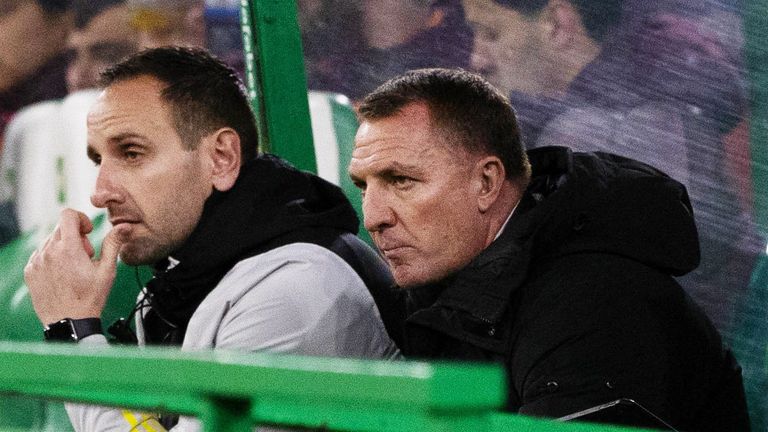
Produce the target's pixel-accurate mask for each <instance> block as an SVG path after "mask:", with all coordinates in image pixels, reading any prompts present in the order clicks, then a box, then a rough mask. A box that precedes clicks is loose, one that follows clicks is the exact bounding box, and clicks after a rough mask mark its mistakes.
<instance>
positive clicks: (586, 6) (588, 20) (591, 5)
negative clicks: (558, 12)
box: [493, 0, 623, 41]
mask: <svg viewBox="0 0 768 432" xmlns="http://www.w3.org/2000/svg"><path fill="white" fill-rule="evenodd" d="M493 1H494V2H496V4H499V5H501V6H505V7H508V8H510V9H514V10H515V11H517V12H520V13H521V14H523V15H526V16H531V15H534V14H537V13H538V12H539V11H541V10H542V9H543V8H544V6H546V5H547V3H549V1H550V0H493ZM569 1H570V2H571V4H573V6H574V7H575V8H576V10H577V11H578V12H579V15H580V16H581V21H582V24H584V28H585V29H586V30H587V34H588V35H589V37H591V38H592V39H594V40H596V41H602V40H603V38H604V37H605V35H606V33H608V30H610V29H611V28H612V27H614V26H615V25H616V24H618V23H619V21H620V19H621V12H622V7H623V4H622V3H623V0H569Z"/></svg>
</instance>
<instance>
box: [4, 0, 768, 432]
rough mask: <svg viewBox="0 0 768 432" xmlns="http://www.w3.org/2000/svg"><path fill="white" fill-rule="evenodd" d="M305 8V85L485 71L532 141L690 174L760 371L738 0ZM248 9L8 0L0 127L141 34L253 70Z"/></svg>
mask: <svg viewBox="0 0 768 432" xmlns="http://www.w3.org/2000/svg"><path fill="white" fill-rule="evenodd" d="M297 6H298V10H299V24H300V28H301V34H302V40H303V49H304V57H305V67H306V77H307V84H308V88H309V89H310V90H318V91H327V92H334V93H339V94H343V95H345V96H347V97H349V98H350V99H351V100H352V101H356V100H359V99H360V98H361V97H363V96H364V95H365V94H366V93H368V92H369V91H371V90H373V89H374V88H375V87H376V86H378V85H379V84H381V83H382V82H384V81H385V80H386V79H388V78H391V77H393V76H395V75H398V74H400V73H402V72H404V71H406V70H409V69H415V68H426V67H459V68H464V69H469V70H474V71H476V72H478V73H480V74H482V75H483V76H485V77H486V78H487V79H488V80H490V81H491V83H492V84H494V85H496V86H497V87H499V88H500V89H502V90H503V91H504V92H505V93H507V94H508V95H509V97H510V99H511V101H512V102H513V105H514V106H515V108H516V110H517V112H518V115H519V119H520V122H521V127H522V130H523V132H524V135H525V142H526V145H527V146H528V147H530V148H533V147H538V146H544V145H565V146H570V147H572V148H574V149H575V150H581V151H607V152H613V153H618V154H621V155H624V156H628V157H632V158H635V159H639V160H642V161H645V162H648V163H651V164H652V165H655V166H656V167H658V168H660V169H662V170H663V171H665V172H666V173H667V174H669V175H670V176H672V177H674V178H676V179H677V180H680V181H682V182H683V183H684V184H686V186H687V187H688V191H689V195H690V198H691V201H692V203H693V207H694V211H695V216H696V219H697V223H698V227H699V234H700V238H701V246H702V256H701V262H702V264H701V266H700V267H699V269H698V270H696V271H694V272H693V273H691V274H689V275H686V276H684V277H683V278H681V283H682V284H683V286H684V287H685V288H686V290H687V291H688V292H689V293H690V294H691V296H692V297H693V298H694V299H695V300H696V301H697V302H698V303H699V304H701V305H702V307H703V308H704V309H705V311H707V313H708V314H709V315H710V316H711V318H712V320H713V322H714V323H715V325H716V326H717V327H718V328H719V330H720V331H721V332H722V333H723V335H724V336H725V337H726V339H727V340H728V341H730V342H731V343H732V344H733V345H734V346H735V348H737V353H739V354H740V361H741V363H742V364H743V365H744V367H745V376H746V375H748V373H749V370H752V369H749V368H757V369H758V370H762V368H764V359H765V346H766V340H765V339H764V338H765V335H766V333H761V334H757V335H755V334H754V333H753V332H752V330H750V334H746V333H745V332H746V330H745V329H746V328H751V329H753V328H754V327H750V326H751V325H752V324H750V323H754V322H761V321H762V322H765V320H767V319H768V314H767V313H766V309H767V308H768V305H766V304H759V305H756V304H755V301H756V300H755V299H756V298H760V297H759V296H757V294H755V293H754V292H752V291H751V290H755V287H754V284H753V285H750V278H751V277H754V268H755V263H756V260H757V259H758V257H759V256H760V254H761V253H762V254H764V253H765V239H764V238H762V237H761V236H760V235H759V233H758V229H757V227H756V224H755V221H754V220H753V219H754V216H753V214H754V213H753V209H752V206H753V199H754V197H753V187H752V176H751V172H750V153H749V151H750V150H749V132H748V131H749V123H750V103H749V102H750V97H749V94H750V93H749V89H750V81H749V79H748V77H747V73H746V70H745V69H746V68H745V58H744V47H745V42H744V41H745V38H744V34H745V33H744V29H743V12H744V11H743V7H744V5H743V4H742V3H741V2H740V1H739V0H697V1H685V0H624V1H623V2H621V1H617V0H360V1H348V0H297ZM239 8H240V1H239V0H238V1H231V0H230V1H227V0H219V1H212V0H207V1H204V0H3V1H2V2H0V38H1V39H0V40H2V44H0V132H2V131H3V130H4V129H5V127H6V125H7V124H8V123H9V122H11V121H12V119H13V118H14V115H15V113H17V112H18V111H19V110H22V109H23V108H24V107H25V106H28V105H30V104H33V103H35V102H39V101H44V100H49V99H57V98H62V97H64V96H66V95H67V94H68V93H71V92H76V91H79V90H83V89H87V88H92V87H94V86H96V84H97V79H98V73H99V72H100V71H101V70H102V69H104V68H105V67H106V66H108V65H110V64H112V63H114V62H116V61H117V60H118V59H120V58H122V57H123V56H125V55H127V54H130V53H133V52H136V51H138V50H140V49H141V48H145V47H155V46H162V45H169V44H173V45H195V46H205V47H207V48H208V49H210V50H211V51H213V52H214V53H215V54H217V55H218V56H220V57H221V58H222V59H224V60H225V61H227V62H228V63H230V64H231V65H233V66H234V67H235V68H236V69H237V70H243V68H244V66H243V56H242V41H241V39H240V38H241V35H240V30H239V18H238V14H239ZM1 137H2V135H0V158H2V154H3V140H2V138H1ZM0 181H2V182H4V183H6V184H8V183H11V182H13V179H11V178H2V179H0ZM2 190H3V187H2V185H0V191H2ZM0 201H2V202H0V243H5V242H8V241H9V240H11V239H13V238H14V237H15V236H17V235H19V230H18V224H17V221H15V220H14V212H13V202H12V196H8V194H6V196H2V195H0ZM649 241H652V239H649ZM762 289H764V290H765V287H763V288H762ZM762 326H763V327H764V328H768V324H763V325H762ZM755 338H757V340H756V341H755ZM761 338H762V339H761ZM739 349H740V350H741V351H740V352H739ZM761 376H763V378H762V381H760V380H758V379H757V378H749V376H747V378H748V379H751V380H752V381H750V382H748V384H747V387H748V391H750V386H751V390H752V395H751V396H750V397H751V398H752V399H751V401H750V402H751V403H752V404H753V406H752V407H751V409H752V410H753V412H754V413H758V412H760V413H762V414H761V415H754V414H753V417H755V418H757V419H761V418H763V419H764V417H765V413H766V412H768V407H766V406H765V405H766V399H765V398H764V396H759V395H761V394H762V395H764V394H765V387H761V386H764V385H765V381H764V373H763V375H761ZM758 381H759V382H758ZM761 389H762V390H761ZM757 421H762V420H757ZM756 426H757V427H758V429H757V430H762V431H765V430H768V429H766V425H765V424H762V423H756Z"/></svg>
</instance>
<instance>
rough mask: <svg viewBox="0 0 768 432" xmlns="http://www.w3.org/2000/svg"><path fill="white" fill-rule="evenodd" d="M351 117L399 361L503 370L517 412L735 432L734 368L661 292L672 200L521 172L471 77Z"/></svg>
mask: <svg viewBox="0 0 768 432" xmlns="http://www.w3.org/2000/svg"><path fill="white" fill-rule="evenodd" d="M358 112H359V116H360V120H361V125H360V129H359V130H358V133H357V137H356V142H355V150H354V152H353V155H352V161H351V163H350V166H349V173H350V176H351V178H352V179H353V180H354V182H355V184H356V185H358V186H359V187H360V189H361V190H362V193H363V213H364V221H365V227H366V229H367V230H368V231H369V232H370V233H371V236H372V237H373V239H374V241H375V243H376V245H377V246H378V248H379V249H380V251H381V253H382V254H383V255H384V257H385V258H386V260H387V262H388V264H389V266H390V269H391V270H392V274H393V276H394V279H395V282H396V283H397V284H398V285H399V287H400V289H395V290H391V289H390V290H383V291H375V292H374V298H375V299H376V301H377V304H378V305H379V310H380V311H381V314H382V317H383V319H384V322H385V325H386V326H387V329H388V331H389V332H390V335H391V336H392V337H393V339H395V341H396V342H397V343H398V344H399V346H400V348H401V349H402V351H403V354H404V355H406V356H407V357H412V358H426V359H446V360H466V361H469V360H472V361H494V362H499V363H502V364H503V365H504V366H505V367H506V369H507V374H508V380H509V394H508V405H507V408H508V409H509V410H510V411H515V412H520V413H523V414H530V415H536V416H545V417H560V416H565V415H567V414H570V413H574V412H577V411H580V410H584V409H587V408H590V407H592V406H596V405H599V404H603V403H606V402H609V401H612V400H616V399H620V398H630V399H632V400H634V401H637V402H638V403H639V404H641V405H642V406H644V407H646V408H647V409H649V410H650V411H651V412H653V413H655V414H656V415H658V416H659V417H660V418H661V419H663V420H665V421H666V422H667V423H668V424H670V425H671V426H673V427H675V428H677V429H678V430H696V431H720V432H722V431H744V430H748V416H747V412H746V405H745V402H744V390H743V386H742V382H741V375H740V369H739V368H738V366H737V365H736V363H735V360H734V359H733V357H732V355H731V354H730V352H729V351H727V350H725V349H724V348H723V346H722V344H721V341H720V336H719V335H718V333H717V331H716V330H715V329H714V327H712V325H711V324H710V322H709V321H708V320H707V318H706V316H705V315H704V313H703V312H702V311H701V310H700V309H699V308H698V307H697V306H696V305H695V304H694V303H693V302H692V301H691V299H690V297H688V295H686V294H685V292H684V291H683V290H682V288H681V287H680V285H678V284H677V282H675V279H674V278H673V276H675V275H681V274H684V273H686V272H688V271H690V270H691V269H693V268H694V267H695V266H696V264H697V261H698V241H697V237H696V227H695V225H694V221H693V218H692V216H691V208H690V203H689V201H688V197H687V194H686V191H685V187H684V186H682V185H681V184H680V183H678V182H677V181H675V180H673V179H671V178H669V177H667V176H666V175H664V174H663V173H661V172H660V171H658V170H656V169H654V168H652V167H650V166H648V165H645V164H643V163H640V162H636V161H633V160H631V159H626V158H622V157H619V156H614V155H609V154H592V153H571V151H570V150H569V149H567V148H564V147H549V148H540V149H535V150H532V151H531V152H530V153H529V157H526V154H525V153H524V150H523V146H522V143H521V137H520V134H519V132H518V127H517V123H516V120H515V115H514V111H513V110H512V107H511V106H510V105H509V103H508V101H507V98H506V97H504V96H503V95H502V94H501V93H500V92H499V91H497V90H496V89H494V88H493V87H491V86H490V85H489V84H488V83H487V82H486V81H484V80H483V79H482V78H480V77H479V76H477V75H473V74H470V73H468V72H463V71H454V70H444V69H428V70H419V71H414V72H410V73H407V74H405V75H404V76H401V77H399V78H395V79H393V80H391V81H389V82H387V83H385V84H384V85H382V86H381V87H379V88H378V89H376V90H375V91H374V92H373V93H371V94H370V95H368V96H367V97H366V98H365V99H364V100H363V101H362V102H361V104H360V106H359V110H358ZM529 158H530V159H529ZM529 160H530V164H529ZM531 166H532V168H531ZM531 170H532V171H531ZM597 416H599V413H598V414H597ZM599 419H601V420H610V421H612V422H618V423H622V424H630V425H636V426H651V425H656V424H653V423H644V422H642V421H639V419H636V418H632V417H631V414H628V413H627V414H625V415H620V416H618V417H615V418H610V417H607V416H606V417H602V418H599Z"/></svg>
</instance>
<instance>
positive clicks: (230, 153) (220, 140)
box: [205, 128, 241, 192]
mask: <svg viewBox="0 0 768 432" xmlns="http://www.w3.org/2000/svg"><path fill="white" fill-rule="evenodd" d="M205 139H208V140H210V145H209V149H208V150H209V152H210V156H211V163H212V167H211V182H212V184H213V187H214V189H216V190H218V191H221V192H224V191H228V190H229V189H231V188H232V186H233V185H234V184H235V180H237V176H238V175H240V164H241V156H240V146H241V143H240V135H238V134H237V132H235V130H234V129H232V128H221V129H219V130H217V131H216V132H214V133H212V134H210V135H208V136H207V137H206V138H205Z"/></svg>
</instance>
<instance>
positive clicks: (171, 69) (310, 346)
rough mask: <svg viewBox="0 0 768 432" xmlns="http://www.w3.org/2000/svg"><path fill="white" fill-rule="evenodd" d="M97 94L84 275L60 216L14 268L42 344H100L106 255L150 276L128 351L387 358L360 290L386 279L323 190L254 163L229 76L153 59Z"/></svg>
mask: <svg viewBox="0 0 768 432" xmlns="http://www.w3.org/2000/svg"><path fill="white" fill-rule="evenodd" d="M104 84H105V85H106V88H105V90H104V92H103V93H102V94H101V96H100V97H99V99H98V100H97V102H96V104H95V105H94V107H93V108H92V111H91V112H90V114H89V119H88V135H89V140H88V146H89V147H88V156H89V157H90V158H91V159H92V160H93V161H94V162H95V163H96V164H97V165H98V166H99V177H98V180H97V183H96V187H95V190H94V192H93V195H92V201H93V203H94V205H96V206H97V207H102V208H105V209H107V211H108V212H109V218H110V222H111V223H112V224H113V225H114V228H113V229H112V231H110V233H109V234H108V235H107V237H106V238H105V240H104V242H103V245H102V252H101V257H100V259H98V260H92V258H93V256H94V251H93V248H92V247H91V245H90V243H89V242H88V240H87V239H86V237H85V235H86V234H87V233H88V232H89V231H90V230H91V223H90V222H89V221H88V219H87V218H86V217H85V215H83V214H82V213H79V212H76V211H74V210H70V209H68V210H65V211H64V212H63V213H62V216H61V220H60V223H59V226H58V228H57V229H56V230H55V232H54V233H53V235H52V236H51V237H50V239H49V241H48V242H47V244H46V245H45V246H43V247H42V248H41V249H39V250H38V251H37V252H35V253H34V254H33V256H32V257H31V258H30V261H29V263H28V265H27V268H26V270H25V279H26V281H27V285H28V286H29V290H30V295H31V298H32V302H33V305H34V308H35V311H36V313H37V314H38V317H39V318H40V321H41V322H42V323H44V324H46V331H45V334H46V338H47V339H48V340H62V341H79V342H80V343H84V344H95V345H100V344H104V343H106V338H105V337H104V336H103V335H102V332H101V323H100V320H99V319H98V318H96V317H99V316H100V315H101V309H102V308H103V306H104V302H105V299H106V297H107V294H108V292H109V289H110V287H111V286H112V280H113V279H114V277H115V262H116V260H117V257H118V256H119V257H120V258H121V259H122V260H123V261H124V262H125V263H127V264H130V265H139V264H154V268H155V276H154V278H153V279H152V280H151V281H150V282H149V283H148V284H147V286H146V288H145V290H144V291H143V294H142V295H141V296H140V299H139V301H138V304H137V305H136V308H135V311H134V312H135V313H136V315H137V330H138V341H139V342H140V343H148V344H172V345H175V344H180V345H181V346H182V348H183V349H205V348H222V349H237V350H245V351H256V350H270V351H277V352H290V353H297V354H305V355H319V356H350V357H364V358H391V357H394V356H397V355H398V352H397V348H395V346H394V344H393V343H392V341H391V340H390V339H389V337H388V336H387V334H386V331H385V330H384V327H383V325H382V323H381V320H380V318H379V315H378V312H377V311H376V307H375V305H374V303H373V300H372V298H371V296H370V294H369V292H368V291H367V289H366V284H368V285H369V287H370V288H371V289H373V285H377V284H382V285H384V286H386V285H388V284H390V283H391V278H390V276H389V273H388V272H387V270H386V266H384V264H383V262H381V261H380V259H379V258H378V257H377V256H376V255H375V253H374V252H373V251H372V250H371V249H370V248H368V247H367V246H366V245H365V244H364V243H362V242H361V241H360V240H359V239H357V237H356V236H355V235H354V234H353V233H356V232H357V225H358V221H357V217H356V215H355V213H354V210H353V209H352V207H351V206H350V205H349V203H348V201H347V200H346V198H345V197H344V195H343V193H342V192H341V190H339V189H338V188H337V187H336V186H333V185H331V184H329V183H327V182H325V181H324V180H321V179H320V178H318V177H315V176H313V175H310V174H307V173H302V172H299V171H298V170H296V169H294V168H292V167H290V166H289V165H288V164H286V163H285V162H283V161H281V160H279V159H278V158H276V157H273V156H267V155H262V156H257V140H258V138H257V131H256V128H255V122H254V118H253V114H252V113H251V110H250V105H249V104H248V100H247V98H246V96H245V93H244V89H243V87H242V83H241V82H240V81H239V80H238V79H237V77H236V76H235V74H234V72H233V71H232V70H231V69H230V68H228V67H227V66H225V65H224V64H223V63H221V62H220V61H218V60H216V59H214V58H213V57H211V56H210V55H209V54H207V53H206V52H204V51H202V50H197V49H190V48H158V49H152V50H148V51H144V52H141V53H139V54H136V55H135V56H132V57H129V58H128V59H127V60H125V61H123V62H121V63H120V64H118V65H116V66H115V67H113V68H111V69H109V70H108V71H107V72H105V74H104ZM127 330H128V329H127V328H126V327H124V326H123V327H118V328H117V329H116V330H113V332H114V333H116V334H118V335H119V336H120V337H121V338H123V339H129V337H126V336H129V335H128V332H127ZM67 409H68V412H69V415H70V418H71V420H72V423H73V425H74V426H75V429H76V430H78V431H84V430H88V431H101V430H107V429H111V428H113V427H115V428H119V427H124V428H126V429H127V428H128V424H127V423H126V420H125V418H126V417H124V416H123V415H121V413H120V411H119V410H110V409H105V408H96V407H83V406H76V405H68V407H67ZM136 418H141V419H143V420H142V421H146V422H147V424H148V425H151V426H152V427H154V428H155V430H159V429H158V428H159V426H158V425H157V424H156V422H157V421H156V420H155V419H153V418H150V417H146V416H144V417H139V416H138V415H137V417H136ZM190 422H192V420H189V419H182V420H181V421H180V424H179V427H180V429H183V430H185V431H186V430H190V429H187V428H188V427H190ZM181 423H184V424H185V426H183V427H182V426H181Z"/></svg>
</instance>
